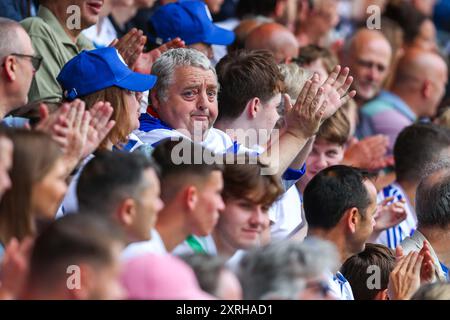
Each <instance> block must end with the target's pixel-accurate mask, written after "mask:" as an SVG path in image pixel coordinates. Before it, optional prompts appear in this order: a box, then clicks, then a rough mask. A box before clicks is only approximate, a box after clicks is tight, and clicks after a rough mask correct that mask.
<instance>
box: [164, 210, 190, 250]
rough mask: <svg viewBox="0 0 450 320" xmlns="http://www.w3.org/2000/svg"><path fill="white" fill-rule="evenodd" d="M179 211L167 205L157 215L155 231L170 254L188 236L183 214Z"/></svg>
mask: <svg viewBox="0 0 450 320" xmlns="http://www.w3.org/2000/svg"><path fill="white" fill-rule="evenodd" d="M181 210H182V209H181V208H178V207H176V206H175V205H169V206H167V207H164V209H163V210H162V211H161V212H160V213H159V214H158V222H157V223H156V231H158V233H159V235H160V237H161V240H162V241H163V243H164V246H165V247H166V250H167V252H172V251H173V250H174V249H175V248H176V247H177V246H178V245H179V244H181V243H183V241H184V240H186V238H187V237H188V236H189V235H190V232H189V228H187V227H186V223H185V219H184V218H183V216H184V213H183V211H181Z"/></svg>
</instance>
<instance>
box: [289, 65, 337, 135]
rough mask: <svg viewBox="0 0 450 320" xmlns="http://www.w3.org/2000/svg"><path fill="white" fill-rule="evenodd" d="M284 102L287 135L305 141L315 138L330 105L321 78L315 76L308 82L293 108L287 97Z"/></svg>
mask: <svg viewBox="0 0 450 320" xmlns="http://www.w3.org/2000/svg"><path fill="white" fill-rule="evenodd" d="M284 102H285V106H286V109H285V123H286V133H290V134H293V135H294V136H297V137H301V138H303V139H305V140H306V139H309V138H310V137H312V136H314V135H315V134H316V133H317V131H318V130H319V128H320V125H321V124H322V122H323V120H324V119H323V117H324V114H325V110H326V109H327V104H328V101H327V100H326V99H325V95H324V88H323V87H320V85H319V76H318V75H317V74H315V75H314V76H313V78H312V79H311V80H308V81H306V83H305V85H304V86H303V88H302V90H301V92H300V94H299V96H298V98H297V101H296V102H295V104H294V105H293V106H292V104H291V102H290V98H289V97H288V96H287V95H285V96H284Z"/></svg>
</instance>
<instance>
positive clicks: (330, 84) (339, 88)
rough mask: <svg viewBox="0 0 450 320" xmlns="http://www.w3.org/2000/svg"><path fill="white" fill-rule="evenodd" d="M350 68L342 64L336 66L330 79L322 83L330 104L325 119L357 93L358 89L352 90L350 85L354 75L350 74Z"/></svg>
mask: <svg viewBox="0 0 450 320" xmlns="http://www.w3.org/2000/svg"><path fill="white" fill-rule="evenodd" d="M349 74H350V69H349V68H344V69H342V68H341V66H339V65H338V66H336V67H335V68H334V69H333V71H332V72H331V74H330V75H329V76H328V79H327V80H326V81H325V82H324V84H323V85H322V87H323V89H324V94H325V99H326V100H327V103H328V106H327V108H326V111H325V114H324V115H323V120H324V121H325V120H326V119H328V118H329V117H331V116H332V115H333V114H335V113H336V111H337V110H338V109H339V108H340V107H341V106H342V105H344V104H345V103H347V102H348V101H349V100H350V99H352V98H353V97H354V96H355V95H356V91H355V90H353V91H350V92H348V90H349V89H350V86H351V84H352V82H353V77H351V76H349Z"/></svg>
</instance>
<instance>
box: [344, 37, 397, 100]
mask: <svg viewBox="0 0 450 320" xmlns="http://www.w3.org/2000/svg"><path fill="white" fill-rule="evenodd" d="M391 56H392V49H391V45H390V44H389V42H388V40H387V39H386V37H385V36H384V35H383V34H382V33H381V32H379V31H376V30H369V29H360V30H359V31H358V32H356V34H355V35H354V36H353V38H352V39H351V40H350V41H349V42H348V45H347V46H346V48H345V50H344V51H343V56H342V61H345V62H346V64H347V65H348V66H349V67H350V70H351V72H352V75H353V77H354V81H353V89H355V90H356V91H357V99H358V104H359V105H362V104H364V103H365V102H367V101H368V100H370V99H372V98H374V97H375V96H376V95H378V93H379V92H380V90H381V88H382V85H383V83H384V81H385V80H386V77H387V76H388V73H389V66H390V63H391Z"/></svg>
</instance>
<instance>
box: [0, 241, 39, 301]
mask: <svg viewBox="0 0 450 320" xmlns="http://www.w3.org/2000/svg"><path fill="white" fill-rule="evenodd" d="M32 246H33V240H32V239H31V238H25V239H24V240H23V241H22V242H21V243H19V241H17V239H12V240H11V241H10V242H9V243H8V244H7V246H6V248H5V254H4V256H3V259H2V261H1V265H0V272H1V273H0V283H1V286H0V300H3V299H17V298H18V297H19V295H20V294H21V292H22V290H23V287H24V285H25V281H26V278H27V276H28V270H29V259H30V254H31V249H32Z"/></svg>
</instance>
